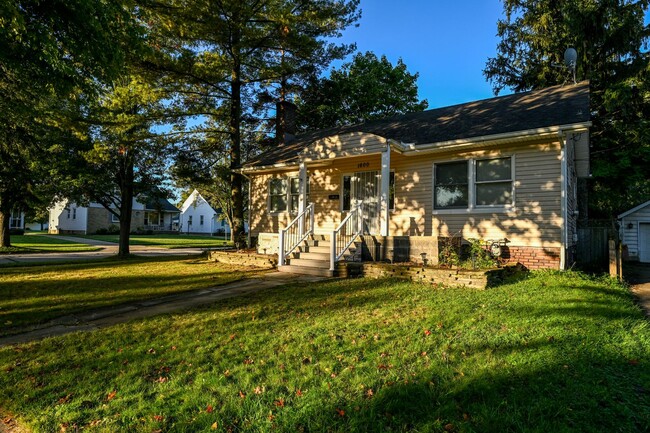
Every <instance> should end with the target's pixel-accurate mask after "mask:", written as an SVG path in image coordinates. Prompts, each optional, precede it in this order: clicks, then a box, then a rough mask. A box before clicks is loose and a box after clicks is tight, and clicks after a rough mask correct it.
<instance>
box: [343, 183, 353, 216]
mask: <svg viewBox="0 0 650 433" xmlns="http://www.w3.org/2000/svg"><path fill="white" fill-rule="evenodd" d="M342 184H343V193H342V195H343V197H341V206H342V207H341V210H343V211H349V210H350V206H351V204H352V176H350V175H345V176H343V182H342Z"/></svg>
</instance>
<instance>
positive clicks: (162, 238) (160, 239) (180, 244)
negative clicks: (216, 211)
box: [79, 235, 232, 248]
mask: <svg viewBox="0 0 650 433" xmlns="http://www.w3.org/2000/svg"><path fill="white" fill-rule="evenodd" d="M79 237H84V238H88V239H96V240H98V241H106V242H115V243H117V242H118V241H119V238H120V237H119V235H85V236H79ZM129 244H130V245H151V246H158V247H161V248H190V247H223V246H227V245H232V243H231V242H230V241H225V240H224V239H223V236H222V237H221V238H217V237H211V236H192V235H131V237H130V239H129Z"/></svg>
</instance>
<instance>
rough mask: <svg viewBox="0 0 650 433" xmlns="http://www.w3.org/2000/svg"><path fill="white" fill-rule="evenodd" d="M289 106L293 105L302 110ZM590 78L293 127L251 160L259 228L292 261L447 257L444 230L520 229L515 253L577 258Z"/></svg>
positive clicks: (328, 268)
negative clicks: (355, 255) (353, 250)
mask: <svg viewBox="0 0 650 433" xmlns="http://www.w3.org/2000/svg"><path fill="white" fill-rule="evenodd" d="M287 118H290V116H288V117H287ZM590 126H591V122H590V111H589V83H588V82H582V83H578V84H577V85H573V84H570V85H564V86H555V87H549V88H546V89H541V90H536V91H530V92H524V93H517V94H513V95H507V96H501V97H495V98H491V99H486V100H481V101H474V102H469V103H466V104H460V105H454V106H451V107H444V108H438V109H433V110H428V111H424V112H419V113H411V114H406V115H400V116H395V117H391V118H386V119H382V120H378V121H373V122H367V123H363V124H358V125H351V126H344V127H336V128H331V129H327V130H321V131H313V132H309V133H306V134H302V135H298V136H293V135H292V134H291V133H292V132H293V131H292V130H291V128H290V125H289V127H288V130H287V132H288V134H287V135H284V136H283V137H284V138H285V139H284V140H283V142H282V143H281V144H279V145H278V146H277V147H275V148H273V149H272V150H269V151H267V152H265V153H262V154H261V155H259V156H258V157H256V158H254V159H252V160H250V161H248V162H247V163H245V164H244V165H243V166H242V167H241V169H240V172H241V173H243V174H245V175H246V176H247V177H248V178H249V179H250V181H251V187H250V197H249V203H250V210H249V212H250V231H251V235H252V236H253V237H256V238H257V240H258V252H260V253H262V252H265V253H278V254H279V262H280V266H279V269H280V270H285V271H289V272H305V273H323V274H325V275H331V274H332V273H333V272H334V269H335V268H336V262H338V261H341V260H343V259H344V258H345V255H346V251H347V250H348V247H349V246H350V245H351V244H352V242H360V243H361V244H362V247H363V251H364V255H365V258H366V259H375V260H394V261H421V254H422V253H425V254H427V257H428V259H429V263H436V262H437V260H438V243H439V241H440V239H447V238H450V237H456V238H459V239H463V240H467V239H470V238H478V239H485V240H488V239H493V240H497V239H507V248H506V249H507V254H508V257H509V258H510V260H511V261H514V262H521V263H523V264H524V265H526V266H528V267H529V268H540V267H547V268H554V269H565V268H567V267H569V266H570V265H571V263H572V262H573V260H574V255H575V248H576V243H577V230H576V225H577V218H578V209H579V205H581V204H580V203H579V201H580V200H581V197H579V193H578V186H577V184H578V181H579V179H581V178H586V177H588V175H589V128H590Z"/></svg>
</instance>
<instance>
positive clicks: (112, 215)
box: [111, 213, 120, 223]
mask: <svg viewBox="0 0 650 433" xmlns="http://www.w3.org/2000/svg"><path fill="white" fill-rule="evenodd" d="M111 222H113V223H119V222H120V217H118V216H117V215H115V214H114V213H112V214H111Z"/></svg>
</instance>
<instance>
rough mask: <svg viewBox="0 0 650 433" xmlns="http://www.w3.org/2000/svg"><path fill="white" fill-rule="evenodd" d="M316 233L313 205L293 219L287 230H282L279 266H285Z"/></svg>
mask: <svg viewBox="0 0 650 433" xmlns="http://www.w3.org/2000/svg"><path fill="white" fill-rule="evenodd" d="M312 233H314V204H313V203H311V204H310V205H309V206H307V207H306V208H305V210H304V211H302V213H300V214H299V215H298V216H297V217H295V218H294V219H293V221H291V222H290V223H289V225H288V226H287V227H286V228H283V229H280V249H279V254H278V265H279V266H283V265H284V264H285V260H286V258H287V257H288V256H289V254H291V253H292V252H293V251H294V250H295V249H296V248H298V246H299V245H300V244H301V243H302V241H304V240H305V239H306V238H307V236H309V235H310V234H312Z"/></svg>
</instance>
